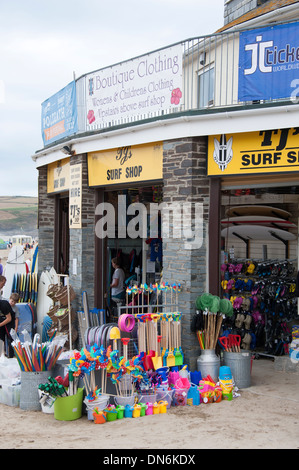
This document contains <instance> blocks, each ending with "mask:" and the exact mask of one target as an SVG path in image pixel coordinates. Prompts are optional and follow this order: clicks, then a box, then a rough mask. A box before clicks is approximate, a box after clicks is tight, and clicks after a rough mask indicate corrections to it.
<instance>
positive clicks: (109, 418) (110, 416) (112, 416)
mask: <svg viewBox="0 0 299 470" xmlns="http://www.w3.org/2000/svg"><path fill="white" fill-rule="evenodd" d="M105 411H106V412H107V421H115V420H116V419H117V411H116V410H115V411H107V409H106V410H105Z"/></svg>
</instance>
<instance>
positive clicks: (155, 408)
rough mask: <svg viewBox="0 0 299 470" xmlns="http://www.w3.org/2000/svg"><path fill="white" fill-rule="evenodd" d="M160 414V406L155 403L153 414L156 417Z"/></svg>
mask: <svg viewBox="0 0 299 470" xmlns="http://www.w3.org/2000/svg"><path fill="white" fill-rule="evenodd" d="M159 413H160V406H159V405H158V403H157V402H156V401H155V403H154V404H153V414H154V415H158V414H159Z"/></svg>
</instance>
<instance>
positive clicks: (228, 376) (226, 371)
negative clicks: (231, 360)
mask: <svg viewBox="0 0 299 470" xmlns="http://www.w3.org/2000/svg"><path fill="white" fill-rule="evenodd" d="M219 380H232V372H231V370H230V367H229V366H221V367H219Z"/></svg>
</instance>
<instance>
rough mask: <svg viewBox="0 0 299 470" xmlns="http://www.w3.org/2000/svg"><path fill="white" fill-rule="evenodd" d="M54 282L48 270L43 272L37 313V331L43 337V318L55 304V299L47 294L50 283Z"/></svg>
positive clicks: (38, 293)
mask: <svg viewBox="0 0 299 470" xmlns="http://www.w3.org/2000/svg"><path fill="white" fill-rule="evenodd" d="M50 284H52V280H51V277H50V275H49V272H48V271H43V272H42V273H41V276H40V279H39V282H38V292H37V303H36V314H37V332H38V334H39V335H40V336H41V337H42V329H43V319H44V317H45V315H47V313H48V312H49V310H50V308H51V307H52V305H53V300H52V299H50V297H48V296H47V292H48V288H49V285H50Z"/></svg>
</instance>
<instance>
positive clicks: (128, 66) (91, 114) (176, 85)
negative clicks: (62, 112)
mask: <svg viewBox="0 0 299 470" xmlns="http://www.w3.org/2000/svg"><path fill="white" fill-rule="evenodd" d="M181 90H182V46H181V45H177V46H173V47H169V48H167V49H163V50H160V51H158V52H153V53H151V54H148V55H144V56H141V57H137V58H135V59H132V60H128V61H126V62H122V63H121V64H118V65H115V66H112V67H107V68H105V69H102V70H98V71H97V72H93V73H91V74H88V75H87V76H86V103H87V115H86V119H87V124H88V125H90V126H92V125H97V124H98V125H101V124H103V123H111V122H112V121H113V122H115V123H118V122H120V121H121V119H127V118H131V117H136V118H139V119H140V118H143V117H144V115H145V116H146V117H148V116H149V114H150V113H154V112H163V111H166V110H169V109H170V108H173V107H176V106H179V105H181V104H182V91H181Z"/></svg>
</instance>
